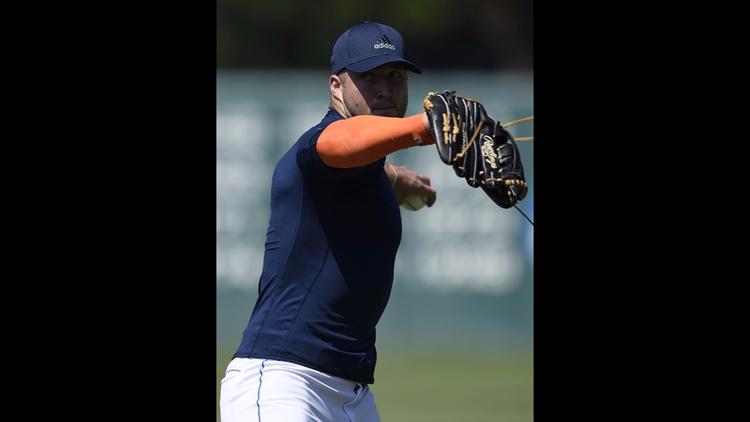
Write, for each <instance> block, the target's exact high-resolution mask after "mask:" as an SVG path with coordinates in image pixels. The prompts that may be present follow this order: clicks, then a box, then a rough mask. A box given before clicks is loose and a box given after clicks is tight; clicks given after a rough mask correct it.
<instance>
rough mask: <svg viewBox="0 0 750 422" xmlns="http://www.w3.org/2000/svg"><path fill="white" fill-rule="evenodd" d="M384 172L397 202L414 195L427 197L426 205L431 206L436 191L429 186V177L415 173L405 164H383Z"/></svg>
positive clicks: (435, 198)
mask: <svg viewBox="0 0 750 422" xmlns="http://www.w3.org/2000/svg"><path fill="white" fill-rule="evenodd" d="M385 172H386V174H387V175H388V179H390V181H391V184H392V185H393V190H394V191H395V192H396V200H398V204H399V205H401V204H403V203H404V199H406V198H408V197H410V196H413V195H416V196H420V195H421V196H425V197H426V198H427V206H428V207H431V206H432V205H433V204H434V203H435V201H436V200H437V191H436V190H435V188H433V187H432V186H430V178H429V177H428V176H426V175H424V174H417V173H414V172H413V171H411V170H409V168H408V167H406V166H400V165H397V164H389V163H386V164H385Z"/></svg>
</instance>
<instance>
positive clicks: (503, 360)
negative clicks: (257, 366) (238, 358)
mask: <svg viewBox="0 0 750 422" xmlns="http://www.w3.org/2000/svg"><path fill="white" fill-rule="evenodd" d="M378 354H379V358H378V366H377V368H376V370H375V384H373V385H372V386H371V387H370V388H371V389H372V392H373V394H374V395H375V403H376V404H377V406H378V410H379V412H380V416H381V418H382V420H383V422H497V421H502V422H531V421H533V420H534V362H533V354H532V352H528V353H517V354H512V355H488V354H471V355H468V354H462V355H457V354H454V353H447V352H437V353H428V354H424V355H418V354H415V353H414V352H395V351H391V350H381V351H379V353H378ZM229 355H230V353H226V352H220V353H219V354H218V355H217V356H218V358H217V362H216V420H217V421H219V384H220V381H221V378H223V376H224V370H225V369H226V366H227V364H228V363H229V360H228V359H222V356H229Z"/></svg>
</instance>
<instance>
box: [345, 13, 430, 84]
mask: <svg viewBox="0 0 750 422" xmlns="http://www.w3.org/2000/svg"><path fill="white" fill-rule="evenodd" d="M393 62H398V63H403V64H405V65H406V68H407V69H409V70H411V71H412V72H414V73H422V71H421V70H420V69H419V68H418V67H417V66H416V65H415V64H414V63H412V62H410V61H408V60H406V47H405V46H404V39H403V38H402V37H401V34H399V33H398V31H396V30H395V29H393V28H391V27H390V26H388V25H383V24H380V23H376V22H369V21H365V22H364V23H360V24H358V25H354V26H352V27H351V28H349V29H348V30H347V31H346V32H344V33H343V34H342V35H341V36H340V37H339V39H338V40H337V41H336V44H334V46H333V55H331V67H332V70H333V74H336V73H339V72H340V71H341V69H343V68H347V69H349V70H351V71H354V72H357V73H362V72H367V71H369V70H372V69H374V68H376V67H378V66H381V65H384V64H386V63H393Z"/></svg>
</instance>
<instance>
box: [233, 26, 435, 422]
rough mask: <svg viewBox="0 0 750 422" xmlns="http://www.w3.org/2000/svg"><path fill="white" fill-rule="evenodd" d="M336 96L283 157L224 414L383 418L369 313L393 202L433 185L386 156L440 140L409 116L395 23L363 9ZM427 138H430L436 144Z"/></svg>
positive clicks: (389, 267)
mask: <svg viewBox="0 0 750 422" xmlns="http://www.w3.org/2000/svg"><path fill="white" fill-rule="evenodd" d="M331 65H332V74H331V76H330V78H329V86H330V91H331V97H330V106H329V109H328V112H327V113H326V114H325V116H324V117H323V119H322V120H321V121H320V123H318V124H317V125H315V126H314V127H312V128H310V129H309V130H308V131H307V132H305V133H304V134H302V136H300V138H299V139H298V140H297V142H296V143H295V144H294V145H293V146H292V147H291V148H290V149H289V150H288V151H287V152H286V153H285V154H284V155H283V157H282V158H281V159H280V160H279V162H278V164H277V166H276V169H275V170H274V173H273V178H272V184H271V218H270V222H269V227H268V231H267V238H266V249H265V256H264V260H263V268H262V273H261V276H260V280H259V283H258V294H259V297H258V300H257V302H256V304H255V307H254V309H253V312H252V315H251V317H250V320H249V322H248V325H247V328H246V329H245V330H244V332H243V335H242V341H241V343H240V345H239V347H238V349H237V351H236V353H234V355H233V357H232V360H231V362H230V363H229V365H228V367H227V369H226V374H225V377H224V378H223V379H222V381H221V393H220V395H221V398H220V412H221V419H222V421H223V422H240V421H241V422H249V421H263V422H307V421H320V422H338V421H347V422H348V421H354V422H375V421H379V420H380V416H379V414H378V410H377V408H376V406H375V401H374V397H373V394H372V392H371V391H370V388H369V384H372V383H373V382H374V371H375V364H376V361H377V353H376V349H375V326H376V325H377V323H378V320H379V319H380V317H381V315H382V313H383V311H384V310H385V307H386V304H387V303H388V298H389V296H390V293H391V286H392V283H393V273H394V262H395V259H396V252H397V250H398V247H399V243H400V241H401V214H400V210H399V204H400V203H401V202H403V200H404V198H406V197H408V196H411V195H415V194H416V195H420V196H425V197H426V198H427V201H426V205H427V206H428V207H431V206H432V205H433V204H434V203H435V200H436V191H435V189H434V188H433V187H432V186H430V179H429V177H427V176H425V175H420V174H417V173H415V172H413V171H411V170H410V169H408V168H406V167H404V166H397V165H393V164H390V163H386V156H387V155H389V154H391V153H392V152H395V151H398V150H402V149H405V148H411V147H418V146H424V145H432V144H434V139H433V135H432V134H431V133H430V122H429V120H428V118H427V114H426V113H419V114H417V115H414V116H409V117H404V115H405V112H406V108H407V104H408V92H407V91H408V73H407V72H414V73H418V74H419V73H422V72H421V70H420V69H419V68H418V67H417V66H416V65H414V64H413V63H411V62H409V61H408V60H407V59H406V56H405V47H404V41H403V39H402V37H401V35H400V34H399V33H398V32H397V31H396V30H395V29H394V28H392V27H389V26H386V25H383V24H380V23H376V22H364V23H362V24H358V25H355V26H353V27H351V28H350V29H349V30H347V31H346V32H344V33H343V34H342V35H341V36H340V37H339V39H338V40H337V41H336V43H335V45H334V47H333V54H332V56H331ZM431 152H432V151H431Z"/></svg>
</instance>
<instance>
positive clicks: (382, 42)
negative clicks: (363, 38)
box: [373, 35, 396, 50]
mask: <svg viewBox="0 0 750 422" xmlns="http://www.w3.org/2000/svg"><path fill="white" fill-rule="evenodd" d="M373 48H390V49H391V50H395V49H396V47H395V46H394V45H393V44H391V40H389V39H388V37H386V36H385V35H383V36H382V37H381V38H380V39H379V40H378V42H376V43H375V45H373Z"/></svg>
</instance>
